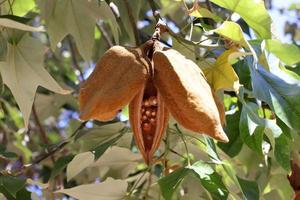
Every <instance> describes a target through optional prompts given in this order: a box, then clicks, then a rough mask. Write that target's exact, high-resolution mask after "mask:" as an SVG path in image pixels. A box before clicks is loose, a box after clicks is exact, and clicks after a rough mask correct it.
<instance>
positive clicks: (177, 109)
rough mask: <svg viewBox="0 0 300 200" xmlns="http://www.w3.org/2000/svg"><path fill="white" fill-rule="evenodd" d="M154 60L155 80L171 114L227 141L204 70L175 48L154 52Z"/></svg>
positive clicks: (193, 126)
mask: <svg viewBox="0 0 300 200" xmlns="http://www.w3.org/2000/svg"><path fill="white" fill-rule="evenodd" d="M153 62H154V74H155V75H154V83H155V85H156V87H157V88H158V90H159V93H160V94H161V95H162V97H163V100H164V101H165V104H166V106H167V108H168V110H169V111H170V112H171V114H172V116H173V117H174V118H175V119H176V120H177V121H178V122H179V123H180V124H181V125H182V126H184V127H185V128H187V129H190V130H192V131H196V132H201V133H204V134H207V135H209V136H211V137H213V138H215V139H217V140H220V141H223V142H228V138H227V136H226V134H225V133H224V131H223V128H222V125H221V121H220V114H219V111H218V108H217V106H216V103H215V100H214V97H213V93H212V90H211V88H210V86H209V85H208V83H207V82H206V80H205V78H204V75H203V73H202V71H201V69H200V68H199V67H198V66H197V65H196V64H195V63H194V62H192V61H191V60H188V59H186V58H185V57H184V56H183V55H181V54H180V53H179V52H177V51H175V50H172V49H168V50H162V51H161V50H159V51H155V52H154V54H153Z"/></svg>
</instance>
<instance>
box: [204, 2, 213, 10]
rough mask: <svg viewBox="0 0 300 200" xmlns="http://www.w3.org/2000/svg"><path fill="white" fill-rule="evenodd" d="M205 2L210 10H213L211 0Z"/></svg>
mask: <svg viewBox="0 0 300 200" xmlns="http://www.w3.org/2000/svg"><path fill="white" fill-rule="evenodd" d="M205 4H206V7H207V9H208V10H209V11H210V12H213V10H212V6H211V3H210V1H209V0H205Z"/></svg>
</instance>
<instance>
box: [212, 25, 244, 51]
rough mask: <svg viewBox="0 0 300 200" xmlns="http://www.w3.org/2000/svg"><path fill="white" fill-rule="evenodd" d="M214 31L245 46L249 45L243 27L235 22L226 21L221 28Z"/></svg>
mask: <svg viewBox="0 0 300 200" xmlns="http://www.w3.org/2000/svg"><path fill="white" fill-rule="evenodd" d="M214 32H216V33H218V34H219V35H222V36H223V37H225V38H228V39H231V40H232V41H234V42H236V43H238V44H241V45H242V46H244V47H248V44H247V41H246V40H245V38H244V35H243V31H242V28H241V27H240V25H238V24H237V23H235V22H230V21H225V22H224V23H223V24H222V25H221V26H220V27H219V28H217V29H215V30H214Z"/></svg>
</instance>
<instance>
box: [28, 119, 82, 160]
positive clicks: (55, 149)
mask: <svg viewBox="0 0 300 200" xmlns="http://www.w3.org/2000/svg"><path fill="white" fill-rule="evenodd" d="M86 123H87V121H86V122H83V123H81V124H80V126H79V127H78V128H77V129H76V130H75V131H74V132H73V134H72V135H71V137H70V138H72V137H74V136H75V135H76V134H77V133H78V131H80V130H81V129H82V128H83V127H84V126H85V124H86ZM70 142H71V140H70V139H67V140H66V141H63V142H62V143H60V144H59V145H58V146H57V147H56V148H54V149H52V150H51V151H49V152H47V153H45V154H42V155H40V156H38V158H37V159H35V160H33V161H32V165H34V164H38V163H40V162H41V161H43V160H45V159H47V158H48V157H49V156H51V155H53V154H55V153H56V152H57V151H59V150H61V149H62V148H63V147H64V146H66V145H67V144H69V143H70Z"/></svg>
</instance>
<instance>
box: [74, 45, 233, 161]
mask: <svg viewBox="0 0 300 200" xmlns="http://www.w3.org/2000/svg"><path fill="white" fill-rule="evenodd" d="M161 49H162V48H161V47H160V46H159V44H158V43H157V42H153V41H152V40H150V41H148V42H146V43H145V44H144V45H142V46H141V47H139V48H135V49H129V48H124V47H120V46H115V47H112V48H111V49H109V50H108V51H107V52H106V53H105V54H104V56H103V57H102V58H101V59H100V61H98V63H97V66H96V68H95V70H94V71H93V73H92V74H91V76H90V77H89V78H88V80H87V81H86V82H85V83H84V84H83V85H82V87H81V88H80V94H79V104H80V106H79V107H80V112H81V114H80V118H81V119H82V120H88V119H97V120H101V121H104V120H109V119H111V118H113V117H114V116H115V115H116V113H117V112H118V111H119V110H120V109H121V108H122V107H123V106H125V105H126V104H128V103H129V121H130V124H131V127H132V130H133V134H134V138H135V142H136V145H137V146H138V148H139V149H140V151H141V154H142V155H143V158H144V160H145V162H146V163H147V164H151V163H152V161H153V158H152V157H153V155H154V153H155V151H156V150H157V148H158V146H159V144H160V142H161V139H162V137H163V134H164V132H165V129H166V126H167V122H168V116H169V111H170V112H171V114H172V115H173V116H174V118H175V119H176V120H177V121H178V122H179V123H181V124H182V125H183V126H184V127H186V128H188V129H190V130H193V131H197V132H203V133H206V134H208V135H210V136H211V137H213V138H215V139H218V140H220V141H223V142H226V141H228V139H227V137H226V135H225V133H224V132H223V129H222V125H221V121H223V119H224V113H223V112H224V109H223V107H222V104H221V103H220V102H218V100H217V99H216V103H215V100H214V98H215V97H214V95H213V93H212V90H211V88H210V87H209V85H208V84H207V82H206V80H205V78H204V75H203V74H202V72H201V70H200V69H199V68H198V67H197V66H196V64H195V63H193V62H192V61H190V60H187V59H186V58H185V57H184V56H182V55H181V54H180V53H178V52H177V51H175V50H161ZM152 56H153V59H152ZM151 61H152V62H151ZM153 62H154V65H153V64H152V63H153ZM219 112H220V113H223V114H221V115H219Z"/></svg>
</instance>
